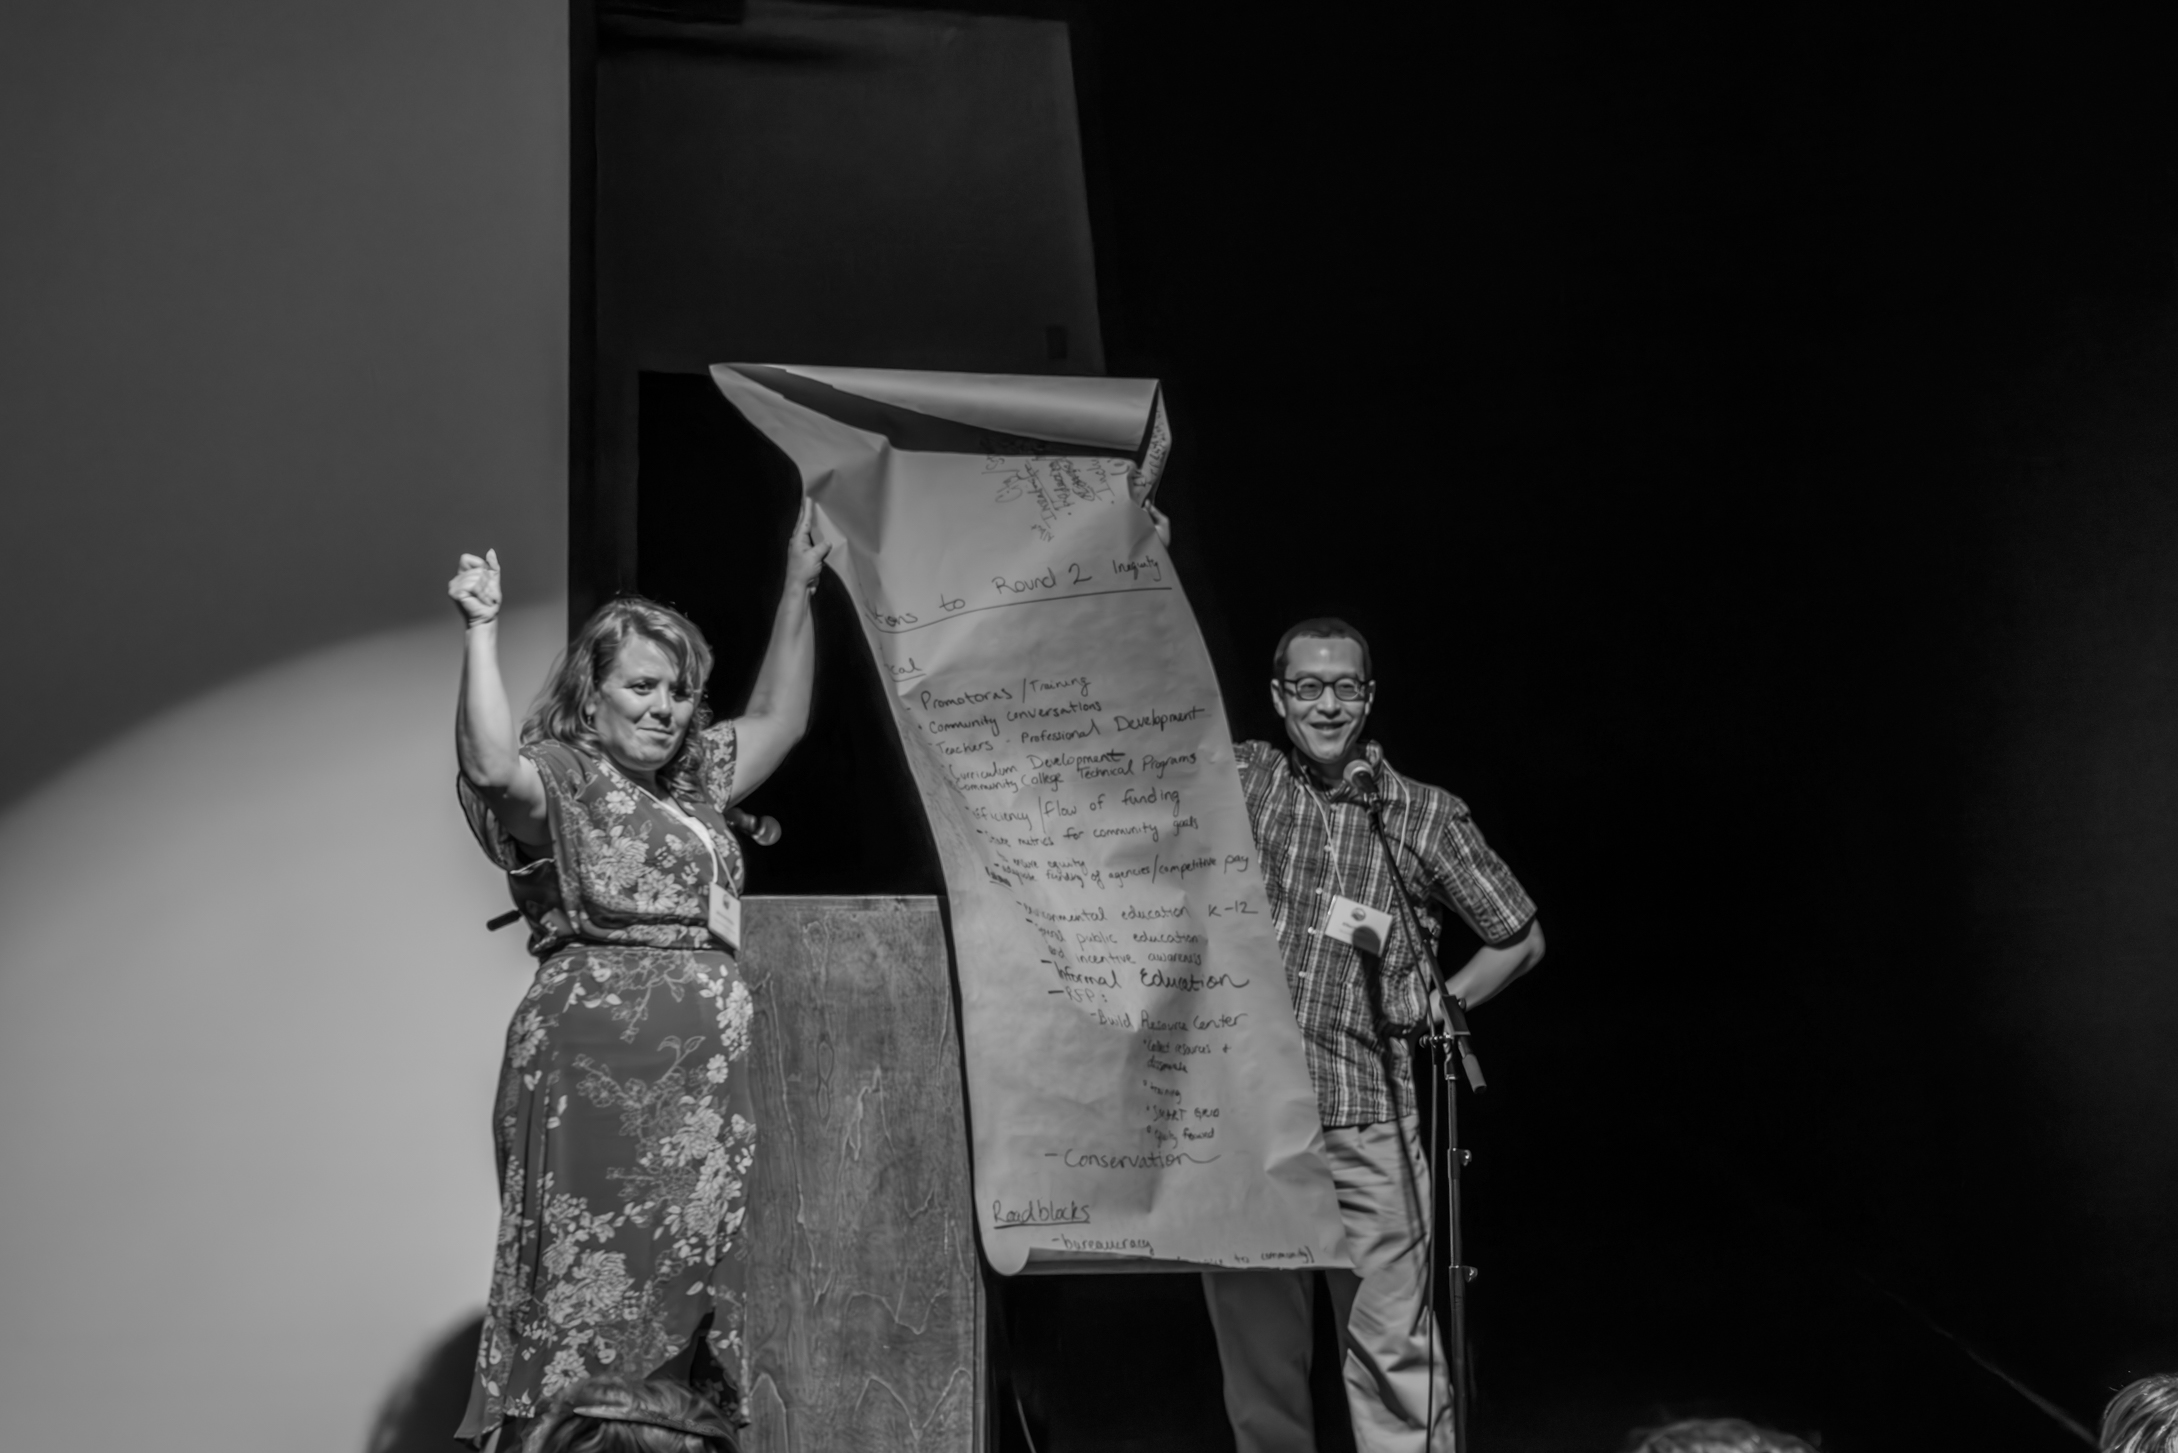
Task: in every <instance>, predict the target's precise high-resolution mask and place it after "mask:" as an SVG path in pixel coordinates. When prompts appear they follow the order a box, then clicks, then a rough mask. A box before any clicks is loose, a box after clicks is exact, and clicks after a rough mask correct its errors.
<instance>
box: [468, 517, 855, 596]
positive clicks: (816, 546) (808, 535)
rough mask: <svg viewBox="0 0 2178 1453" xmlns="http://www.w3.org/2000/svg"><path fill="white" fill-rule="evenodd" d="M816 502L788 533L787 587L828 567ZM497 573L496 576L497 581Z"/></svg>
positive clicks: (809, 584) (808, 585)
mask: <svg viewBox="0 0 2178 1453" xmlns="http://www.w3.org/2000/svg"><path fill="white" fill-rule="evenodd" d="M816 508H817V507H816V505H815V503H813V502H812V501H811V500H809V499H808V498H806V497H805V498H804V499H803V500H802V514H801V518H800V519H797V520H796V521H795V522H794V532H793V533H792V534H790V535H788V536H787V578H786V583H787V589H789V590H792V589H793V588H794V587H795V586H797V585H798V586H800V587H801V588H802V589H804V590H811V589H814V588H815V587H816V584H817V575H818V573H819V572H820V571H822V570H823V569H824V557H825V556H827V555H829V554H831V553H832V546H831V544H830V542H828V541H821V540H819V539H818V538H817V523H816V520H815V518H814V515H815V511H816ZM496 580H497V576H496V575H495V576H494V581H495V583H496Z"/></svg>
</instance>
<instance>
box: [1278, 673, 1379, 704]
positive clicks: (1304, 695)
mask: <svg viewBox="0 0 2178 1453" xmlns="http://www.w3.org/2000/svg"><path fill="white" fill-rule="evenodd" d="M1278 684H1279V685H1280V686H1283V687H1284V688H1285V689H1286V690H1288V691H1290V692H1292V693H1293V695H1294V696H1295V697H1296V698H1297V699H1299V700H1301V701H1315V700H1317V699H1318V698H1319V697H1321V696H1322V695H1323V689H1324V685H1325V683H1323V682H1321V681H1318V680H1317V679H1316V678H1315V677H1313V676H1298V677H1295V678H1294V679H1293V680H1291V681H1281V682H1279V683H1278ZM1330 687H1331V694H1332V695H1333V696H1335V697H1337V698H1338V699H1339V700H1341V701H1359V700H1361V698H1362V697H1364V696H1366V695H1368V694H1369V683H1368V682H1366V681H1357V680H1355V679H1354V678H1353V677H1351V676H1341V677H1340V678H1339V679H1338V680H1336V681H1333V682H1331V683H1330Z"/></svg>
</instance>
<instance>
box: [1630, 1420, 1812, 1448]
mask: <svg viewBox="0 0 2178 1453" xmlns="http://www.w3.org/2000/svg"><path fill="white" fill-rule="evenodd" d="M1634 1438H1635V1440H1636V1441H1635V1442H1634V1443H1633V1445H1632V1448H1631V1449H1630V1450H1629V1453H1816V1449H1815V1446H1814V1445H1813V1444H1812V1443H1809V1442H1807V1441H1805V1440H1804V1439H1800V1438H1795V1437H1793V1436H1792V1434H1790V1433H1778V1432H1773V1431H1771V1430H1770V1429H1768V1428H1758V1427H1756V1426H1755V1425H1754V1424H1753V1423H1749V1422H1745V1421H1743V1420H1741V1419H1739V1418H1688V1419H1687V1420H1685V1421H1684V1422H1678V1423H1671V1424H1668V1425H1666V1426H1664V1427H1661V1428H1645V1429H1643V1430H1642V1431H1640V1432H1638V1433H1636V1434H1634Z"/></svg>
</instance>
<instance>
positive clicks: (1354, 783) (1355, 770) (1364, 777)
mask: <svg viewBox="0 0 2178 1453" xmlns="http://www.w3.org/2000/svg"><path fill="white" fill-rule="evenodd" d="M1346 785H1347V786H1349V787H1351V788H1353V789H1354V790H1355V791H1356V792H1358V793H1360V794H1361V795H1362V796H1363V797H1364V798H1366V799H1368V800H1369V801H1371V802H1374V801H1376V768H1374V767H1372V766H1370V765H1369V764H1368V762H1367V760H1366V759H1364V758H1361V757H1356V758H1354V760H1352V761H1351V762H1348V763H1347V764H1346Z"/></svg>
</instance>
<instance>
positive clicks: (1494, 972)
mask: <svg viewBox="0 0 2178 1453" xmlns="http://www.w3.org/2000/svg"><path fill="white" fill-rule="evenodd" d="M1542 959H1543V925H1542V924H1540V923H1533V924H1530V925H1529V926H1528V933H1527V937H1525V938H1523V939H1521V940H1520V942H1518V943H1515V944H1507V945H1506V946H1505V947H1504V948H1482V949H1477V950H1476V951H1475V956H1474V957H1473V958H1471V959H1469V960H1468V961H1467V962H1466V963H1465V964H1463V965H1461V967H1460V971H1459V972H1458V973H1456V974H1454V975H1453V976H1452V978H1451V980H1450V981H1449V982H1448V984H1447V985H1446V987H1447V988H1449V989H1450V990H1451V991H1452V997H1453V998H1455V999H1457V1000H1459V1001H1460V1002H1461V1003H1463V1004H1465V1005H1466V1006H1467V1007H1468V1008H1470V1009H1472V1008H1474V1007H1475V1006H1476V1005H1477V1004H1480V1003H1482V1002H1483V1001H1484V1000H1486V999H1488V998H1489V997H1490V996H1491V995H1493V994H1495V993H1497V992H1498V991H1499V990H1500V989H1503V988H1504V987H1505V986H1506V985H1507V984H1510V983H1511V982H1512V981H1513V980H1515V979H1517V978H1519V977H1520V976H1521V975H1522V974H1524V973H1526V972H1527V971H1528V970H1530V969H1532V968H1534V967H1535V966H1536V965H1537V964H1538V963H1541V962H1542Z"/></svg>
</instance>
